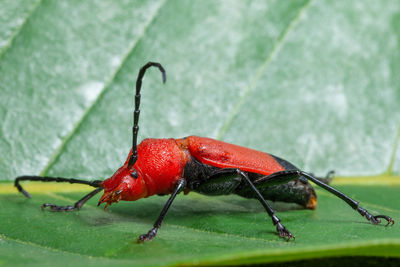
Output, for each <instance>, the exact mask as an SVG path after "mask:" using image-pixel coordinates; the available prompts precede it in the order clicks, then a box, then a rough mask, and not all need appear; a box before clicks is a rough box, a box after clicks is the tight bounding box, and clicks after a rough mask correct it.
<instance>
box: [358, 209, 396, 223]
mask: <svg viewBox="0 0 400 267" xmlns="http://www.w3.org/2000/svg"><path fill="white" fill-rule="evenodd" d="M357 211H358V213H360V214H361V216H364V217H365V218H366V219H367V220H368V221H370V222H371V223H372V224H379V223H381V222H382V220H381V219H385V220H386V221H387V224H386V226H389V225H393V224H394V220H393V219H392V218H391V217H389V216H386V215H376V216H373V215H372V214H371V213H369V212H368V211H367V210H366V209H363V208H361V207H357Z"/></svg>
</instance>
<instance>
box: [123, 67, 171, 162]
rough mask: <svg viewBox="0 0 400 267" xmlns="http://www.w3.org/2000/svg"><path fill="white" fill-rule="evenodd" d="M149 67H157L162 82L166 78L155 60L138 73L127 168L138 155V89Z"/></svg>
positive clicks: (162, 69)
mask: <svg viewBox="0 0 400 267" xmlns="http://www.w3.org/2000/svg"><path fill="white" fill-rule="evenodd" d="M150 67H157V68H158V69H159V70H160V71H161V74H162V81H163V83H165V82H166V80H167V75H166V74H165V70H164V68H163V66H161V64H160V63H157V62H148V63H147V64H146V65H144V66H143V67H142V68H141V69H140V71H139V74H138V77H137V80H136V95H135V111H134V112H133V127H132V154H131V156H130V158H129V162H128V168H132V166H133V165H134V164H135V162H136V160H137V158H138V156H137V135H138V132H139V125H138V123H139V115H140V110H139V106H140V89H141V88H142V78H143V76H144V74H145V73H146V70H147V69H148V68H150Z"/></svg>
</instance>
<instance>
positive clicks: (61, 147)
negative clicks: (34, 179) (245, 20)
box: [40, 0, 167, 176]
mask: <svg viewBox="0 0 400 267" xmlns="http://www.w3.org/2000/svg"><path fill="white" fill-rule="evenodd" d="M166 1H167V0H161V1H160V5H159V6H158V8H157V9H156V11H155V12H154V14H153V16H152V17H151V18H150V19H149V21H148V23H147V24H146V26H145V27H144V28H143V30H142V32H141V34H139V36H138V37H137V38H136V39H135V40H134V41H133V42H132V44H131V45H130V46H129V48H128V50H127V52H126V53H125V55H124V56H123V57H122V60H121V63H120V64H119V65H118V66H117V67H116V68H115V70H114V71H113V72H112V73H111V75H110V76H109V78H108V79H107V80H106V83H105V84H104V86H103V88H102V89H101V91H100V93H99V94H98V95H97V97H96V98H95V99H94V101H93V103H92V104H91V105H90V106H89V107H88V108H87V109H86V111H85V112H84V113H83V114H82V116H81V117H80V119H79V120H78V121H77V122H76V123H75V125H74V126H73V128H72V129H71V131H69V133H68V134H67V135H66V136H65V137H64V139H63V140H62V142H61V144H60V145H59V146H58V148H57V149H56V150H55V152H54V153H53V155H52V156H51V157H50V158H49V161H48V163H47V164H46V165H45V167H44V168H43V170H42V171H41V172H40V175H41V176H45V175H46V173H47V172H48V171H49V169H50V168H51V167H52V166H53V165H54V163H55V162H56V161H57V159H58V158H59V157H60V155H61V153H62V152H63V150H64V148H65V146H66V144H67V143H68V142H69V141H70V140H71V139H72V137H73V136H74V135H75V134H76V133H77V131H78V129H79V128H80V127H81V125H82V124H83V122H84V121H85V120H86V119H87V118H88V116H89V114H90V113H91V111H92V110H93V108H94V107H95V106H96V105H97V104H98V103H99V102H100V100H101V99H102V97H103V96H104V94H105V92H106V91H107V89H108V88H110V85H111V84H112V82H113V81H114V80H115V78H116V76H117V74H118V73H119V72H120V71H121V69H122V67H123V66H124V65H125V63H126V61H127V59H128V58H129V57H130V55H131V54H132V52H133V51H134V49H135V47H136V45H137V44H138V43H139V41H140V40H141V39H142V37H143V36H144V35H145V33H146V31H147V29H148V28H149V26H150V25H151V24H152V23H153V22H154V20H155V18H156V17H157V14H158V13H159V11H160V10H161V8H162V7H163V6H164V4H165V3H166Z"/></svg>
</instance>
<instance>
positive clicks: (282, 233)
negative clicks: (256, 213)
mask: <svg viewBox="0 0 400 267" xmlns="http://www.w3.org/2000/svg"><path fill="white" fill-rule="evenodd" d="M236 172H237V173H238V174H239V175H240V176H241V177H243V178H244V179H245V180H246V182H247V183H248V184H249V186H250V188H251V189H252V190H253V191H254V193H255V194H256V196H257V198H258V200H259V201H260V202H261V205H263V206H264V208H265V210H266V211H267V213H268V215H269V216H270V217H271V219H272V223H273V224H274V225H276V230H277V232H278V233H279V236H280V237H282V238H286V237H287V241H289V240H290V239H291V238H293V239H294V238H295V237H294V235H293V234H292V233H291V232H290V231H289V230H287V229H286V227H285V226H283V224H281V220H280V219H279V218H278V217H277V216H276V215H275V212H274V210H273V209H272V207H271V206H270V205H269V204H268V202H267V201H265V199H264V198H263V196H262V195H261V194H260V192H259V191H258V189H257V188H256V187H255V186H254V184H253V183H252V181H251V180H250V179H249V177H248V176H247V174H246V173H244V172H242V171H241V170H240V169H236Z"/></svg>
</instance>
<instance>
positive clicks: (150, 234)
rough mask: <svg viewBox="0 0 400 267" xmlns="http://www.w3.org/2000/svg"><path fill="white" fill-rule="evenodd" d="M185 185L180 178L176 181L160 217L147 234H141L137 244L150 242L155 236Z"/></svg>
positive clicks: (183, 180)
mask: <svg viewBox="0 0 400 267" xmlns="http://www.w3.org/2000/svg"><path fill="white" fill-rule="evenodd" d="M185 185H186V181H185V179H183V178H181V179H179V180H178V182H177V184H176V187H175V190H174V192H173V193H172V194H171V196H170V197H169V199H168V201H167V203H165V205H164V208H163V209H162V211H161V213H160V215H159V216H158V218H157V220H156V222H155V223H154V225H153V228H151V229H150V230H149V231H148V232H147V234H143V235H141V236H139V238H138V242H143V241H150V240H152V239H153V238H154V237H155V236H156V235H157V231H158V229H159V228H160V227H161V223H162V221H163V219H164V217H165V214H166V213H167V211H168V209H169V207H170V206H171V204H172V201H174V199H175V197H176V195H177V194H179V193H180V192H181V191H182V190H183V189H184V188H185Z"/></svg>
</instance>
